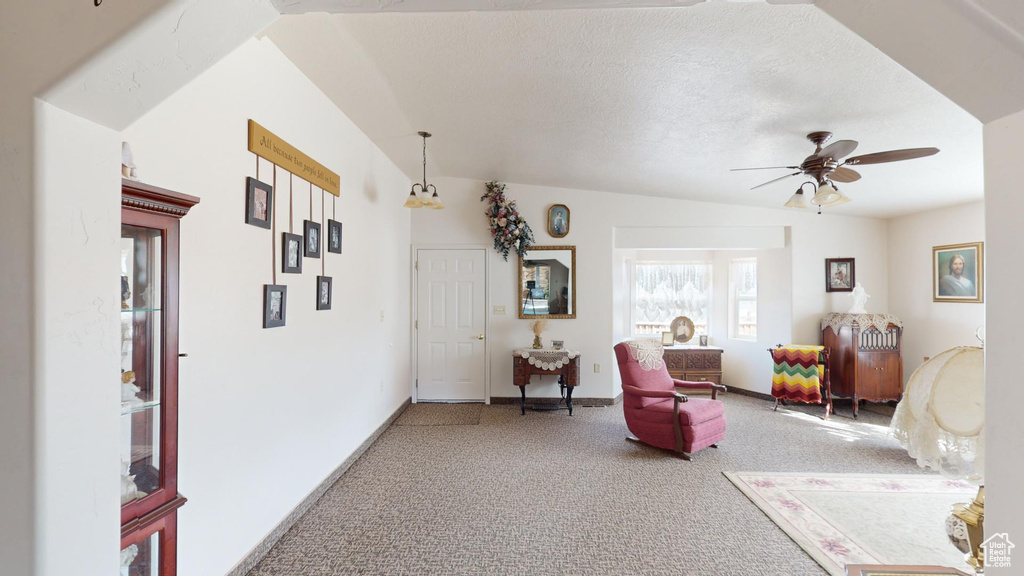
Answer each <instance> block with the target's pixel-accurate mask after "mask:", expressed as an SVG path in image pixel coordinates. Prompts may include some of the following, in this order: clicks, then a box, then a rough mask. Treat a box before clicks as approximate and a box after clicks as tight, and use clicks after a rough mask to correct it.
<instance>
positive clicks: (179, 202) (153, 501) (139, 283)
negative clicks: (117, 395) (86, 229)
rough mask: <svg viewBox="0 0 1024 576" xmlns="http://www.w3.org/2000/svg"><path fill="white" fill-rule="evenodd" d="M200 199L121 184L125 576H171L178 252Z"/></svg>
mask: <svg viewBox="0 0 1024 576" xmlns="http://www.w3.org/2000/svg"><path fill="white" fill-rule="evenodd" d="M198 202H199V199H198V198H195V197H193V196H188V195H186V194H179V193H177V192H171V191H169V190H163V189H160V188H157V187H155V186H148V185H145V184H141V183H139V182H133V181H130V180H123V181H122V183H121V283H120V285H121V290H120V291H121V295H120V296H121V374H120V379H121V437H120V442H119V443H120V451H121V574H128V575H130V576H143V575H145V576H156V575H159V576H173V575H174V574H175V573H176V562H175V561H176V548H177V546H176V542H177V512H176V511H177V509H178V508H180V507H181V505H182V504H184V503H185V498H184V497H183V496H182V495H181V494H178V246H179V225H180V221H181V218H182V217H183V216H184V215H185V214H187V213H188V211H189V209H190V208H191V207H192V206H194V205H195V204H196V203H198Z"/></svg>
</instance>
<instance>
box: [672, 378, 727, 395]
mask: <svg viewBox="0 0 1024 576" xmlns="http://www.w3.org/2000/svg"><path fill="white" fill-rule="evenodd" d="M672 383H673V384H675V385H676V387H678V388H687V389H689V390H711V399H712V400H714V399H716V398H717V397H718V392H719V391H721V392H728V390H729V389H728V388H726V387H725V385H724V384H717V383H715V382H688V381H686V380H676V379H675V378H673V379H672Z"/></svg>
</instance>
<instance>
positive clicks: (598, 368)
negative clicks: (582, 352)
mask: <svg viewBox="0 0 1024 576" xmlns="http://www.w3.org/2000/svg"><path fill="white" fill-rule="evenodd" d="M594 372H597V373H600V372H601V365H600V364H594Z"/></svg>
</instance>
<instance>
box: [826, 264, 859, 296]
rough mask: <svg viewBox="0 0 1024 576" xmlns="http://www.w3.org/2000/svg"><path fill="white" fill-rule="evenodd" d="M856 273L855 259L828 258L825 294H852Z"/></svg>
mask: <svg viewBox="0 0 1024 576" xmlns="http://www.w3.org/2000/svg"><path fill="white" fill-rule="evenodd" d="M854 272H855V270H854V266H853V258H826V259H825V292H852V291H853V285H854V283H855V282H856V281H855V280H854Z"/></svg>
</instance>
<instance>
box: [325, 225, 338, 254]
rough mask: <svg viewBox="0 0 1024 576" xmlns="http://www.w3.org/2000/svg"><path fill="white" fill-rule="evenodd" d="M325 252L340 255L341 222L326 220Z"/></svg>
mask: <svg viewBox="0 0 1024 576" xmlns="http://www.w3.org/2000/svg"><path fill="white" fill-rule="evenodd" d="M327 251H328V252H331V253H333V254H341V222H338V221H337V220H331V219H328V220H327Z"/></svg>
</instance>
